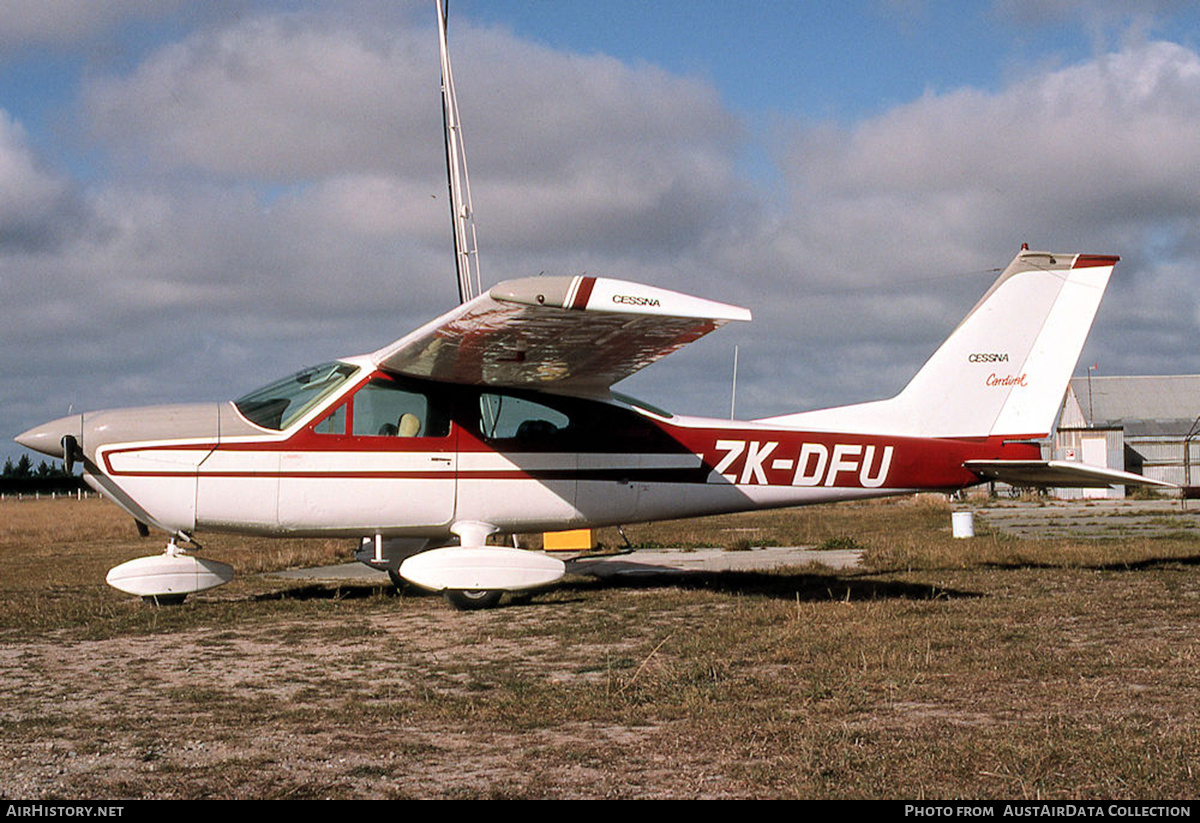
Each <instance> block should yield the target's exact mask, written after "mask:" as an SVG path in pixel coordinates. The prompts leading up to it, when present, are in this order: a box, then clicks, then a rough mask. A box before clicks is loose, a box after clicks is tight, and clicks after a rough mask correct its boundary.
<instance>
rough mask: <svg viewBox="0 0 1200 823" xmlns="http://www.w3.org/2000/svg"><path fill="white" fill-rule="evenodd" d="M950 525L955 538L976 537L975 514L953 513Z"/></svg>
mask: <svg viewBox="0 0 1200 823" xmlns="http://www.w3.org/2000/svg"><path fill="white" fill-rule="evenodd" d="M950 523H951V526H952V531H953V533H954V536H955V537H974V536H975V512H952V513H951V514H950Z"/></svg>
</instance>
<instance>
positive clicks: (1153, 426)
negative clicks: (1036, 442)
mask: <svg viewBox="0 0 1200 823" xmlns="http://www.w3.org/2000/svg"><path fill="white" fill-rule="evenodd" d="M1072 406H1073V407H1074V408H1072ZM1074 410H1078V412H1079V413H1080V414H1082V417H1083V419H1082V420H1074V419H1069V418H1070V417H1074V415H1073V414H1072V412H1073V411H1074ZM1197 415H1200V375H1197V374H1177V375H1150V376H1134V377H1096V376H1093V377H1092V378H1091V379H1090V380H1089V378H1087V377H1072V378H1071V383H1070V388H1069V389H1068V392H1067V404H1066V406H1065V408H1064V410H1063V419H1062V421H1061V423H1060V425H1063V426H1069V427H1076V426H1087V425H1089V424H1090V425H1091V426H1093V427H1095V428H1107V427H1110V426H1121V427H1122V428H1124V429H1125V435H1126V437H1129V436H1131V435H1137V434H1145V435H1164V434H1178V435H1180V436H1183V435H1185V434H1187V432H1188V429H1189V428H1190V427H1191V425H1192V421H1194V420H1195V419H1196V416H1197Z"/></svg>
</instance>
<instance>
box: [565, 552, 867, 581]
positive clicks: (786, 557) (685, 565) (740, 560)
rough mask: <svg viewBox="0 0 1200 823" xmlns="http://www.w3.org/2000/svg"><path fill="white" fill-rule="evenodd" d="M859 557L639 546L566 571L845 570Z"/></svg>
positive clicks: (574, 562)
mask: <svg viewBox="0 0 1200 823" xmlns="http://www.w3.org/2000/svg"><path fill="white" fill-rule="evenodd" d="M861 558H862V552H861V551H851V550H835V551H819V550H817V549H810V548H805V547H803V546H768V547H765V548H757V549H750V550H749V551H739V552H734V551H725V550H724V549H642V550H639V551H631V552H628V553H626V554H617V555H602V556H594V557H580V558H578V559H576V560H572V561H571V562H569V563H568V564H567V572H568V573H570V574H581V575H590V576H593V577H619V576H626V575H637V576H646V575H661V574H681V573H685V572H698V571H704V572H728V571H743V572H748V571H769V570H771V569H779V568H788V567H792V566H807V565H811V564H814V563H819V564H821V565H823V566H827V567H829V568H834V569H849V568H854V567H856V566H857V565H858V564H859V561H860V560H861Z"/></svg>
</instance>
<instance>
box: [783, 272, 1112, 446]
mask: <svg viewBox="0 0 1200 823" xmlns="http://www.w3.org/2000/svg"><path fill="white" fill-rule="evenodd" d="M1118 259H1119V258H1117V257H1111V256H1098V255H1084V254H1065V255H1064V254H1050V253H1048V252H1035V251H1028V250H1022V251H1021V253H1020V254H1018V255H1017V256H1016V258H1015V259H1014V260H1013V261H1012V263H1010V264H1009V266H1008V268H1006V269H1005V270H1004V273H1003V274H1001V275H1000V277H999V279H997V280H996V282H995V283H993V284H992V287H991V288H990V289H988V291H987V293H986V294H985V295H984V296H983V298H982V299H980V301H979V302H978V303H977V304H976V305H975V308H973V309H971V311H970V313H969V314H968V315H967V316H966V318H965V319H964V320H963V321H962V322H961V323H960V324H959V325H958V328H956V329H955V330H954V332H953V333H951V335H950V337H949V338H947V339H946V342H944V343H943V344H942V345H941V347H940V348H939V349H938V350H937V351H936V352H934V354H933V356H932V357H930V358H929V360H928V362H926V363H925V365H924V366H923V367H922V368H921V370H920V371H919V372H917V375H916V377H914V378H913V379H912V380H911V381H910V382H909V384H908V385H907V386H905V388H904V390H903V391H902V392H900V394H898V395H896V396H895V397H893V398H892V399H890V400H881V401H877V402H874V403H861V404H858V405H855V406H843V407H841V408H836V409H823V410H821V411H814V412H802V413H800V414H793V415H787V416H785V417H778V418H772V419H771V421H770V422H772V423H778V424H784V425H789V426H800V427H805V428H816V429H829V430H838V431H854V432H863V433H867V432H873V433H878V434H903V435H912V436H917V437H978V436H983V435H999V436H1006V437H1042V436H1046V435H1048V434H1049V433H1050V431H1051V429H1052V428H1053V426H1054V420H1055V417H1056V416H1057V414H1058V410H1059V407H1060V406H1061V405H1062V400H1063V396H1064V395H1065V393H1066V389H1067V381H1068V380H1069V379H1070V377H1071V372H1072V371H1073V370H1074V368H1075V364H1076V362H1077V361H1078V360H1079V353H1080V351H1081V350H1082V349H1083V343H1084V341H1085V340H1086V339H1087V335H1088V331H1089V330H1090V329H1091V327H1092V321H1093V320H1094V319H1095V316H1096V310H1097V309H1098V308H1099V307H1100V299H1101V297H1103V295H1104V290H1105V288H1106V287H1107V285H1108V279H1109V277H1110V275H1111V274H1112V271H1113V266H1115V265H1116V263H1117V260H1118Z"/></svg>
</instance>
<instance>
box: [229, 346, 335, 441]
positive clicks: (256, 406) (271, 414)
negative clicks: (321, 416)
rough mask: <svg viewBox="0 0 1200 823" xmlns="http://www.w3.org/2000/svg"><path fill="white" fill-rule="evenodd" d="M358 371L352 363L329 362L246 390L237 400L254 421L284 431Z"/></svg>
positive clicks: (239, 406) (265, 426)
mask: <svg viewBox="0 0 1200 823" xmlns="http://www.w3.org/2000/svg"><path fill="white" fill-rule="evenodd" d="M357 371H358V367H357V366H352V365H350V364H349V363H338V362H334V363H325V364H323V365H320V366H314V367H312V368H309V369H305V370H304V371H300V372H297V373H296V374H293V375H291V376H290V377H285V378H284V379H283V380H278V381H276V382H274V383H271V384H270V385H268V386H264V387H263V388H261V389H256V390H254V391H252V392H250V393H249V394H244V395H242V396H241V397H239V398H238V399H237V400H234V401H233V403H234V405H235V406H237V409H238V411H239V412H241V413H242V416H243V417H245V418H246V419H247V420H249V421H250V422H251V423H255V424H257V425H259V426H262V427H263V428H265V429H275V430H276V431H283V430H284V429H286V428H287V427H288V426H290V425H291V424H292V423H293V422H295V421H296V420H297V419H299V418H300V417H302V416H303V415H304V413H305V412H307V411H309V410H310V409H312V408H313V407H314V406H316V405H317V404H318V403H320V402H321V401H322V400H324V399H325V398H326V397H328V396H329V395H330V394H332V393H333V392H335V391H337V389H339V388H340V387H341V386H343V385H344V384H345V382H346V381H347V380H349V379H350V378H351V377H353V376H354V374H355V373H356V372H357Z"/></svg>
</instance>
